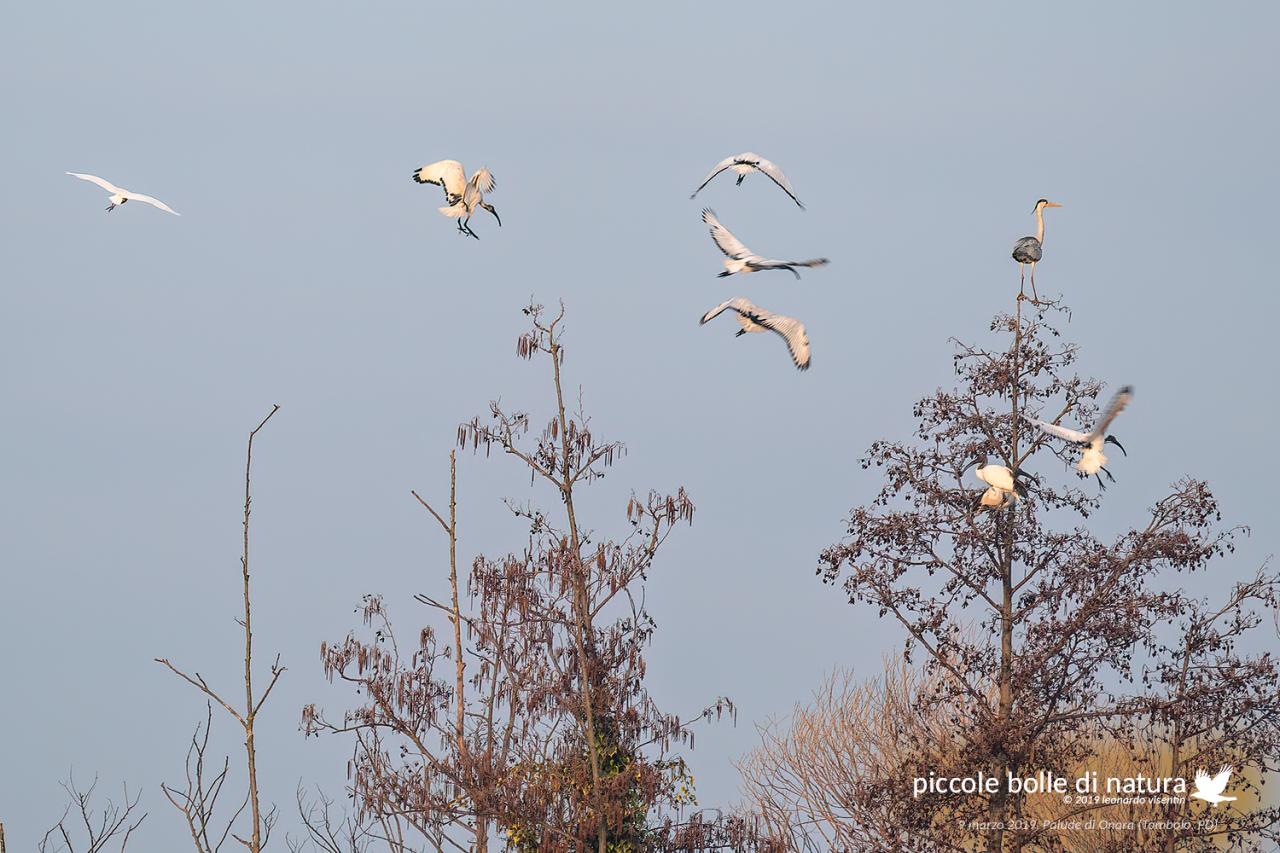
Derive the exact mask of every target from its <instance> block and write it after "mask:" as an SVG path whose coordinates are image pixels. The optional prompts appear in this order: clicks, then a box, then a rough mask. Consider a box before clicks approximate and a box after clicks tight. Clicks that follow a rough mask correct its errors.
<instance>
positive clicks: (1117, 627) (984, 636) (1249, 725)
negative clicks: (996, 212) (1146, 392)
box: [819, 302, 1280, 851]
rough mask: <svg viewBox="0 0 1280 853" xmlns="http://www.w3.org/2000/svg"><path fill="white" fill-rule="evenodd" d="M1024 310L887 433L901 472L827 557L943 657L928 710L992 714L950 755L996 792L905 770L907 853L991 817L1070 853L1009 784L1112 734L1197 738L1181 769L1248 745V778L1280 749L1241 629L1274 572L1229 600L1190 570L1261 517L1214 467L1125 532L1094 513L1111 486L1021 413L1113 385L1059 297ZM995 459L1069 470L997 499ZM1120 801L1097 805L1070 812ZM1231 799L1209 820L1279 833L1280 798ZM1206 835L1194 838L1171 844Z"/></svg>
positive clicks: (1027, 840) (1082, 411)
mask: <svg viewBox="0 0 1280 853" xmlns="http://www.w3.org/2000/svg"><path fill="white" fill-rule="evenodd" d="M1022 309H1023V305H1022V303H1021V302H1019V303H1018V307H1017V311H1016V313H1015V314H1014V315H1001V316H999V317H997V318H996V320H995V322H994V323H993V325H992V331H998V332H1002V333H1004V334H1007V335H1008V336H1009V339H1010V343H1009V345H1008V347H1007V348H1004V349H993V348H984V347H981V346H977V345H973V344H964V343H960V342H957V354H956V356H955V372H956V375H957V377H958V384H957V387H956V388H954V389H953V390H950V391H945V390H939V391H937V392H936V393H934V394H931V395H930V396H928V397H926V398H924V399H922V400H921V401H920V402H919V403H917V405H916V408H915V416H916V420H917V426H916V430H915V436H914V439H912V440H908V441H898V442H894V441H877V442H875V443H874V444H873V445H872V446H871V449H870V451H869V453H868V455H867V457H866V458H865V459H864V461H863V465H864V468H872V467H875V468H880V469H883V471H884V478H885V484H884V486H883V488H882V489H881V491H880V493H879V494H878V495H877V497H876V498H875V499H874V500H873V501H872V503H871V504H869V505H867V506H862V507H856V508H855V509H854V510H853V511H852V513H851V514H850V517H849V522H848V530H847V536H846V538H845V539H844V540H843V541H841V542H839V543H838V544H836V545H833V546H831V547H830V548H828V549H827V550H826V551H824V552H823V554H822V558H821V565H820V568H819V573H820V574H821V575H822V576H823V578H824V580H826V581H827V582H830V583H839V584H840V585H841V586H842V588H843V589H844V591H845V593H846V594H847V595H848V597H849V599H850V601H851V602H861V603H865V604H870V605H871V606H873V607H875V608H876V609H877V611H878V612H879V614H880V616H881V617H885V618H889V619H891V620H892V621H894V622H895V623H897V624H898V626H899V627H900V628H901V629H902V630H903V631H904V632H905V635H906V642H905V645H904V654H905V655H906V657H907V658H908V659H915V658H916V657H917V656H919V657H921V658H922V659H923V662H924V666H925V667H926V671H927V673H928V675H929V677H930V682H929V683H931V684H934V685H936V689H934V690H932V691H931V692H930V693H929V694H928V695H925V696H923V697H921V698H920V700H919V703H920V707H922V708H925V707H928V706H930V705H934V704H938V703H941V704H943V705H946V706H950V707H954V708H956V709H958V711H959V713H960V714H961V716H962V718H963V719H965V720H968V721H972V724H971V725H967V726H966V728H965V732H964V738H963V740H962V742H961V743H960V744H959V745H958V747H957V749H956V750H955V752H954V753H953V754H952V755H951V756H950V758H951V760H950V762H949V763H948V766H947V767H946V768H938V769H940V770H943V771H945V772H946V773H948V774H953V775H972V774H976V773H978V772H982V773H986V774H988V775H989V776H990V777H993V778H995V779H997V780H1000V781H999V786H998V788H997V790H995V792H994V793H991V794H990V795H981V794H980V795H967V796H966V795H958V796H946V795H932V796H922V797H919V798H915V797H913V796H912V791H911V790H910V788H909V787H907V786H909V785H910V783H911V780H909V779H907V780H899V782H898V783H897V787H896V788H893V789H892V790H887V791H886V792H885V795H886V796H890V795H892V796H896V797H897V798H898V799H899V801H900V806H901V809H900V811H899V814H900V816H901V821H902V822H901V830H902V832H903V835H904V837H905V838H906V839H908V840H909V843H904V846H903V849H951V848H956V847H959V846H962V845H964V844H966V843H968V841H967V835H968V833H969V832H970V831H971V829H970V828H971V827H973V826H975V825H980V826H982V827H984V828H983V840H982V843H983V844H984V845H985V849H987V850H989V851H1005V850H1052V849H1060V848H1061V844H1060V839H1058V838H1056V837H1055V830H1054V829H1052V828H1051V827H1046V826H1041V825H1036V826H1028V825H1027V824H1026V822H1025V820H1024V819H1025V818H1026V817H1027V814H1026V811H1025V807H1026V804H1027V802H1026V798H1025V797H1024V796H1022V795H1020V794H1017V793H1014V792H1011V791H1010V790H1009V789H1008V787H1007V785H1005V784H1004V780H1005V779H1006V778H1007V776H1008V775H1009V774H1014V775H1026V774H1028V773H1032V772H1034V771H1036V770H1039V769H1046V770H1052V771H1056V772H1058V773H1064V774H1065V773H1067V772H1069V770H1070V769H1071V768H1075V767H1080V766H1082V765H1084V764H1085V763H1086V762H1087V761H1088V760H1089V759H1090V758H1091V756H1092V754H1093V750H1095V749H1096V747H1097V745H1098V744H1099V743H1100V742H1102V740H1101V738H1102V736H1103V735H1107V736H1109V737H1111V738H1114V739H1115V741H1116V742H1121V743H1134V744H1137V743H1146V742H1149V740H1150V738H1166V739H1169V741H1170V742H1171V743H1173V744H1175V745H1177V744H1185V741H1187V739H1188V738H1191V739H1193V740H1196V742H1197V744H1196V746H1194V747H1193V748H1192V750H1191V751H1188V748H1187V746H1186V745H1182V746H1177V747H1176V753H1175V758H1176V761H1175V766H1174V767H1173V768H1171V770H1172V771H1173V772H1176V771H1179V770H1184V769H1185V768H1187V767H1191V766H1200V765H1198V764H1197V762H1206V763H1212V762H1213V761H1218V760H1225V759H1226V757H1228V756H1229V757H1230V760H1231V761H1233V762H1235V763H1236V765H1237V767H1238V769H1239V770H1240V772H1241V778H1244V779H1247V778H1251V777H1252V778H1260V777H1264V776H1266V775H1267V774H1269V773H1271V772H1273V771H1274V770H1275V769H1276V765H1277V760H1278V756H1280V732H1278V731H1277V727H1276V723H1275V720H1276V719H1277V718H1276V706H1277V676H1280V672H1277V665H1276V661H1275V660H1274V658H1273V657H1271V656H1268V655H1257V654H1253V655H1251V654H1248V653H1246V652H1245V651H1244V648H1245V644H1243V643H1240V642H1238V640H1239V639H1240V638H1241V637H1242V636H1243V635H1244V634H1246V633H1247V632H1249V631H1250V630H1252V629H1253V628H1255V627H1257V626H1258V625H1259V624H1260V617H1259V615H1258V613H1257V610H1258V609H1263V610H1265V609H1266V608H1268V607H1274V602H1275V578H1274V577H1272V576H1269V575H1266V574H1262V575H1260V576H1259V579H1258V580H1257V581H1256V582H1255V583H1253V584H1246V585H1245V586H1244V587H1243V588H1241V590H1239V591H1238V592H1237V593H1236V594H1234V595H1232V596H1230V598H1229V600H1228V601H1227V603H1226V605H1225V606H1223V605H1217V606H1212V605H1209V604H1208V603H1207V602H1201V601H1197V600H1195V599H1192V598H1191V597H1189V596H1188V595H1186V594H1185V593H1183V592H1182V591H1181V590H1180V584H1179V582H1178V575H1179V574H1183V573H1192V572H1199V571H1203V570H1205V569H1206V568H1207V567H1208V566H1209V564H1210V563H1211V562H1212V561H1214V560H1215V559H1217V558H1220V557H1224V556H1226V555H1228V554H1230V553H1231V551H1232V550H1233V542H1234V539H1235V537H1236V536H1237V535H1239V533H1240V532H1241V531H1240V530H1239V529H1237V528H1225V529H1224V528H1222V527H1221V526H1220V523H1219V515H1218V506H1217V503H1216V501H1215V500H1214V497H1213V495H1212V494H1211V492H1210V491H1209V488H1208V486H1207V485H1206V484H1205V483H1203V482H1201V481H1198V480H1194V479H1190V478H1186V479H1182V480H1179V481H1178V482H1176V483H1175V484H1174V485H1173V487H1172V489H1171V491H1170V492H1169V493H1168V494H1167V495H1165V496H1164V497H1162V498H1160V499H1159V500H1157V501H1156V502H1155V503H1154V505H1153V506H1152V507H1151V511H1150V514H1149V517H1148V518H1147V519H1146V520H1145V521H1143V522H1142V523H1141V524H1139V525H1138V526H1136V527H1134V528H1133V529H1130V530H1128V531H1126V532H1123V533H1121V534H1120V535H1119V536H1116V537H1114V538H1112V539H1110V540H1108V541H1104V540H1103V539H1101V538H1099V537H1096V536H1094V535H1093V534H1092V533H1091V532H1090V531H1089V530H1088V529H1086V528H1085V527H1084V521H1085V519H1087V518H1089V517H1090V516H1091V514H1093V513H1094V512H1096V511H1098V510H1099V509H1100V507H1101V504H1102V494H1101V493H1099V494H1090V493H1088V492H1086V491H1085V490H1084V489H1082V488H1080V487H1078V486H1077V485H1074V484H1072V483H1071V482H1067V483H1066V484H1064V485H1057V484H1055V481H1056V480H1058V479H1060V478H1061V477H1062V476H1064V475H1060V474H1058V473H1057V472H1058V471H1060V470H1061V469H1060V467H1059V465H1058V464H1057V462H1056V460H1055V459H1054V458H1053V454H1054V453H1060V454H1064V455H1065V454H1066V453H1067V451H1066V450H1064V449H1061V448H1059V449H1054V448H1053V447H1052V445H1051V443H1050V439H1049V438H1048V437H1047V436H1045V435H1044V434H1042V433H1040V432H1038V431H1033V430H1029V429H1028V427H1027V426H1026V424H1025V422H1024V420H1023V418H1022V415H1023V414H1024V413H1039V416H1040V417H1042V418H1046V419H1050V420H1053V419H1056V418H1064V417H1069V418H1070V419H1071V421H1072V422H1073V423H1082V424H1087V423H1090V422H1092V421H1093V420H1094V419H1095V417H1096V415H1097V406H1096V399H1097V397H1098V394H1099V393H1100V390H1101V386H1100V384H1099V383H1098V382H1096V381H1093V380H1089V379H1085V378H1082V377H1080V376H1079V375H1077V374H1075V373H1074V372H1073V370H1074V368H1073V366H1074V363H1075V362H1076V360H1077V357H1078V351H1077V348H1076V347H1075V346H1073V345H1070V344H1066V343H1063V342H1062V341H1061V339H1060V336H1059V333H1058V331H1057V330H1056V329H1055V328H1053V326H1052V325H1050V323H1049V322H1048V320H1047V319H1046V318H1047V317H1052V316H1053V312H1054V311H1055V310H1057V309H1055V308H1054V307H1053V306H1042V307H1041V310H1040V312H1039V313H1038V314H1037V315H1036V316H1035V317H1024V316H1023V313H1022ZM988 454H990V455H992V456H994V457H996V458H997V459H998V461H999V464H1003V465H1005V466H1007V467H1008V468H1009V469H1010V470H1014V471H1016V470H1019V469H1029V470H1032V472H1033V473H1034V472H1035V469H1036V468H1037V463H1044V462H1046V461H1047V462H1049V463H1051V464H1049V465H1048V466H1043V467H1040V471H1039V473H1040V475H1041V477H1040V483H1039V486H1038V487H1036V488H1034V489H1033V490H1032V491H1031V493H1030V494H1029V495H1028V496H1027V498H1026V499H1025V500H1018V501H1014V502H1011V503H1010V504H1009V505H1008V506H1006V507H1003V508H999V509H994V510H989V509H987V508H984V507H983V506H981V505H980V503H979V502H978V501H977V499H976V498H977V495H978V492H977V491H975V489H974V488H973V486H972V482H974V481H971V480H969V479H966V477H971V476H972V475H971V474H968V470H969V466H970V464H971V462H972V460H974V459H975V458H979V457H982V456H984V455H988ZM1193 733H1194V734H1193ZM1105 807H1106V806H1105V805H1104V804H1099V803H1086V804H1083V805H1079V806H1078V807H1076V808H1074V809H1073V810H1072V811H1071V812H1070V813H1068V814H1067V815H1064V817H1071V816H1077V815H1088V814H1091V813H1094V812H1096V811H1097V810H1098V809H1101V808H1105ZM1195 808H1199V806H1196V807H1195ZM1230 812H1231V810H1230V809H1226V808H1220V809H1217V810H1216V812H1215V813H1214V814H1213V815H1211V816H1212V817H1214V818H1218V819H1219V826H1218V828H1217V829H1216V830H1212V831H1211V833H1212V834H1214V836H1215V837H1220V838H1223V839H1228V840H1229V841H1230V843H1233V844H1237V845H1248V844H1255V843H1256V844H1260V843H1263V842H1265V841H1266V840H1269V839H1271V838H1273V837H1274V835H1275V831H1276V825H1277V821H1278V820H1280V814H1277V812H1276V810H1275V809H1262V810H1258V811H1255V812H1254V813H1253V814H1252V815H1251V816H1250V817H1248V818H1245V817H1243V816H1240V815H1236V814H1230ZM939 814H946V815H948V816H949V819H948V820H946V821H942V822H939V821H938V820H937V816H938V815H939ZM1229 814H1230V816H1228V815H1229ZM1196 843H1199V842H1198V841H1194V840H1188V839H1187V837H1186V835H1185V834H1183V835H1182V836H1180V837H1175V838H1171V839H1164V838H1162V839H1161V840H1160V843H1159V844H1158V845H1157V847H1156V849H1159V848H1160V847H1163V848H1164V849H1170V850H1172V849H1184V848H1185V849H1192V847H1186V846H1185V845H1187V844H1190V845H1194V844H1196ZM910 845H914V846H910ZM1179 845H1183V846H1179Z"/></svg>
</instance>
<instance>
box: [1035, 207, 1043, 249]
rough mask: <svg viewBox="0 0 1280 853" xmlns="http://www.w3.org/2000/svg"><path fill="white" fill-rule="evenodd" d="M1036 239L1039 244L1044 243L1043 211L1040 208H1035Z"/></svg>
mask: <svg viewBox="0 0 1280 853" xmlns="http://www.w3.org/2000/svg"><path fill="white" fill-rule="evenodd" d="M1036 240H1037V241H1038V242H1039V243H1040V245H1042V246H1043V245H1044V212H1043V211H1042V210H1041V209H1040V208H1038V207H1037V208H1036Z"/></svg>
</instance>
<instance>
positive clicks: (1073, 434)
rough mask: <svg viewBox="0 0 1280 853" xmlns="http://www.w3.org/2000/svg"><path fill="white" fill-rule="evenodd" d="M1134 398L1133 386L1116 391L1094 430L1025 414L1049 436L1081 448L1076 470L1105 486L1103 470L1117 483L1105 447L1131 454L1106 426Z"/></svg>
mask: <svg viewBox="0 0 1280 853" xmlns="http://www.w3.org/2000/svg"><path fill="white" fill-rule="evenodd" d="M1132 399H1133V386H1132V385H1126V386H1124V387H1123V388H1121V389H1120V390H1119V391H1117V392H1116V393H1115V396H1114V397H1112V398H1111V402H1110V404H1108V406H1107V410H1106V412H1105V413H1104V414H1103V415H1102V420H1100V421H1098V422H1097V423H1096V424H1094V426H1093V429H1092V430H1091V431H1089V432H1080V431H1079V430H1074V429H1068V428H1067V427H1064V426H1059V425H1058V424H1055V423H1049V422H1048V421H1041V420H1036V419H1035V418H1032V417H1028V416H1026V415H1023V417H1024V418H1026V419H1027V422H1028V423H1029V424H1031V425H1032V426H1034V427H1036V428H1037V429H1039V430H1041V431H1042V432H1044V433H1045V434H1046V435H1051V436H1054V437H1055V438H1061V439H1063V440H1064V441H1066V442H1068V443H1070V444H1074V445H1075V446H1076V447H1079V448H1081V453H1080V461H1079V462H1077V463H1076V470H1077V471H1079V472H1080V473H1081V474H1083V475H1084V476H1086V477H1088V476H1091V475H1092V476H1094V477H1097V478H1098V485H1100V486H1103V487H1104V488H1105V484H1104V483H1103V482H1102V478H1101V477H1099V476H1098V472H1099V471H1101V472H1102V473H1103V474H1106V475H1107V479H1108V480H1110V481H1111V482H1113V483H1114V482H1115V481H1116V478H1115V477H1112V476H1111V472H1110V471H1108V470H1107V468H1106V465H1107V454H1106V453H1104V452H1103V447H1105V446H1106V445H1108V444H1114V445H1115V446H1116V447H1118V448H1120V452H1121V453H1123V454H1124V455H1125V456H1128V455H1129V451H1127V450H1125V449H1124V445H1123V444H1121V443H1120V441H1119V439H1117V438H1116V437H1115V436H1114V435H1109V434H1108V433H1107V429H1108V428H1109V427H1110V426H1111V422H1112V421H1114V420H1115V419H1116V416H1117V415H1119V414H1120V413H1121V412H1122V411H1124V408H1125V406H1127V405H1129V401H1130V400H1132Z"/></svg>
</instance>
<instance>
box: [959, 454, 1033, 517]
mask: <svg viewBox="0 0 1280 853" xmlns="http://www.w3.org/2000/svg"><path fill="white" fill-rule="evenodd" d="M975 466H976V467H975ZM970 468H973V469H974V472H973V473H974V474H975V475H977V477H978V479H979V480H981V481H982V482H984V483H986V484H987V490H986V491H985V492H983V494H982V497H981V498H980V499H979V501H978V502H979V503H980V504H981V505H982V506H985V507H990V508H993V509H995V508H999V507H1003V506H1007V505H1008V504H1010V503H1012V502H1013V501H1015V500H1017V499H1018V498H1025V497H1026V496H1027V486H1026V484H1025V483H1023V482H1022V478H1024V477H1026V478H1028V479H1031V480H1035V481H1036V482H1039V480H1040V478H1039V477H1037V476H1036V475H1035V474H1028V473H1027V472H1026V471H1023V470H1022V469H1021V468H1019V469H1018V470H1017V471H1016V472H1014V471H1010V470H1009V468H1008V467H1007V466H1005V465H991V464H990V463H988V461H987V457H985V456H980V457H978V458H976V459H974V460H973V461H972V462H970V463H969V464H968V465H966V466H964V469H963V470H961V472H960V473H961V474H963V473H964V472H965V471H968V470H969V469H970Z"/></svg>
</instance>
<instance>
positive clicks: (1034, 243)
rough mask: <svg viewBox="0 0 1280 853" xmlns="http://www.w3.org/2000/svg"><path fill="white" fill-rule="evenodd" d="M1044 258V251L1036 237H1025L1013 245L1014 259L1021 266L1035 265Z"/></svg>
mask: <svg viewBox="0 0 1280 853" xmlns="http://www.w3.org/2000/svg"><path fill="white" fill-rule="evenodd" d="M1042 257H1044V249H1043V248H1041V246H1040V241H1039V240H1037V239H1036V238H1035V237H1023V238H1022V239H1021V240H1019V241H1018V242H1016V243H1014V244H1013V259H1014V260H1015V261H1017V262H1018V263H1020V264H1034V263H1036V262H1037V261H1039V260H1040V259H1041V258H1042Z"/></svg>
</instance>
